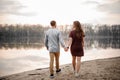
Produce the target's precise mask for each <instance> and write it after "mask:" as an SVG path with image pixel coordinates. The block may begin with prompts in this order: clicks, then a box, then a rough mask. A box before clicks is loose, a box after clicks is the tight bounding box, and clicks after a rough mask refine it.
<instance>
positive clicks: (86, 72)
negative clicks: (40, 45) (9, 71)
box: [0, 57, 120, 80]
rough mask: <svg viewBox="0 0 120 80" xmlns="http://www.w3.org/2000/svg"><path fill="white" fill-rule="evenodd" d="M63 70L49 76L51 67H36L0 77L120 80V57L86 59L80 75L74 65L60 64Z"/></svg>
mask: <svg viewBox="0 0 120 80" xmlns="http://www.w3.org/2000/svg"><path fill="white" fill-rule="evenodd" d="M60 67H61V69H62V71H61V72H60V73H59V74H56V73H55V78H54V79H50V78H49V68H42V69H36V70H32V71H26V72H22V73H18V74H13V75H8V76H3V77H0V80H120V57H116V58H109V59H98V60H92V61H85V62H82V64H81V70H80V73H79V74H80V76H79V77H78V78H76V77H75V76H74V74H73V73H72V65H71V64H66V65H61V66H60Z"/></svg>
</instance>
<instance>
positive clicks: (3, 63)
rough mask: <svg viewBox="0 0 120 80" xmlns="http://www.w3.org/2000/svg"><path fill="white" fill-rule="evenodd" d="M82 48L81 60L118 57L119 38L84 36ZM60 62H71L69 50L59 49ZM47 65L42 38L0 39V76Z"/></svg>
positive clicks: (47, 53)
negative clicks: (83, 46) (83, 53)
mask: <svg viewBox="0 0 120 80" xmlns="http://www.w3.org/2000/svg"><path fill="white" fill-rule="evenodd" d="M84 50H85V51H84V52H85V56H84V57H83V58H82V61H88V60H94V59H103V58H111V57H120V53H119V52H120V39H119V38H85V49H84ZM113 53H114V54H113ZM66 58H67V59H66ZM60 62H61V65H62V64H67V63H71V54H70V51H68V52H64V49H61V57H60ZM48 66H49V52H48V51H47V50H46V48H45V47H44V39H42V40H41V38H37V37H32V38H16V39H15V38H8V39H7V38H6V40H3V41H2V40H0V76H4V75H9V74H14V73H19V72H23V71H28V70H33V69H37V68H43V67H48Z"/></svg>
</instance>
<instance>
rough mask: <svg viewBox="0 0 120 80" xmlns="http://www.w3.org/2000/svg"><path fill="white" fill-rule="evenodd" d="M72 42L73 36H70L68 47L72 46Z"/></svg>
mask: <svg viewBox="0 0 120 80" xmlns="http://www.w3.org/2000/svg"><path fill="white" fill-rule="evenodd" d="M71 44H72V38H71V37H69V40H68V45H67V46H68V47H70V46H71Z"/></svg>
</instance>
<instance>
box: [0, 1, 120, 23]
mask: <svg viewBox="0 0 120 80" xmlns="http://www.w3.org/2000/svg"><path fill="white" fill-rule="evenodd" d="M119 5H120V0H0V24H4V23H7V24H43V25H48V24H49V22H50V21H51V20H56V21H57V24H72V22H73V21H74V20H79V21H80V22H81V23H91V24H120V6H119Z"/></svg>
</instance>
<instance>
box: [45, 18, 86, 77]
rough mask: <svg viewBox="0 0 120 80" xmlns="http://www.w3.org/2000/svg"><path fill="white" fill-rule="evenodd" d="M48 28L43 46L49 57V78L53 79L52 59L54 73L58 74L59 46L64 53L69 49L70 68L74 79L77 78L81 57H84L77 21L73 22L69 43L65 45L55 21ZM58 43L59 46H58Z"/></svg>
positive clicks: (80, 29)
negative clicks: (70, 56)
mask: <svg viewBox="0 0 120 80" xmlns="http://www.w3.org/2000/svg"><path fill="white" fill-rule="evenodd" d="M50 25H51V27H52V28H50V29H49V30H48V31H47V32H46V34H45V46H46V48H47V50H48V51H49V55H50V78H54V70H53V68H54V59H55V62H56V73H59V72H60V71H61V69H60V68H59V56H60V44H61V46H62V47H63V48H64V50H65V51H68V49H69V47H70V51H71V55H72V66H73V73H74V75H75V77H78V76H79V70H80V65H81V57H82V56H84V50H83V46H84V37H85V35H84V32H83V30H82V27H81V24H80V22H79V21H74V22H73V30H72V31H71V32H70V34H69V41H68V43H67V44H66V45H67V46H66V45H65V43H64V40H63V39H62V35H61V33H60V31H59V30H58V29H57V28H56V26H57V25H56V21H54V20H53V21H51V22H50ZM59 43H60V44H59Z"/></svg>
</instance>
